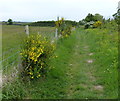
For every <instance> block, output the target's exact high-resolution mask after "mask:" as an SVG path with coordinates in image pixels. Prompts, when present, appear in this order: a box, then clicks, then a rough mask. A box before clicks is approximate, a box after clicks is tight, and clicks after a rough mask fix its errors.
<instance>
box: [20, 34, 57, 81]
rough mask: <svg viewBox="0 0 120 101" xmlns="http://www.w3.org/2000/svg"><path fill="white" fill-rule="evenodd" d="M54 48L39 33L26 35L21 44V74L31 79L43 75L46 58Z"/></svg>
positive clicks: (46, 65) (47, 58)
mask: <svg viewBox="0 0 120 101" xmlns="http://www.w3.org/2000/svg"><path fill="white" fill-rule="evenodd" d="M54 49H55V46H54V44H52V43H51V42H50V41H49V40H47V39H46V38H45V37H42V36H41V35H39V34H37V35H36V34H34V35H30V36H28V37H27V38H26V39H25V41H24V43H23V46H22V51H21V53H20V54H21V56H22V65H23V68H24V69H23V72H24V73H23V74H24V75H25V76H29V77H30V78H31V79H34V78H39V77H40V76H44V75H45V73H46V72H47V70H48V69H49V68H48V63H47V62H48V60H49V59H50V58H51V57H52V53H53V51H54Z"/></svg>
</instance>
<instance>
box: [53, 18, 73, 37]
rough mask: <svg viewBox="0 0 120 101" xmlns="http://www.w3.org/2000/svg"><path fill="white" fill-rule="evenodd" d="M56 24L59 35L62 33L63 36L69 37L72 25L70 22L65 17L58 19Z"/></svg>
mask: <svg viewBox="0 0 120 101" xmlns="http://www.w3.org/2000/svg"><path fill="white" fill-rule="evenodd" d="M55 24H56V28H57V29H58V35H61V37H68V36H69V35H70V34H71V29H72V26H71V25H70V24H67V23H66V22H65V21H64V18H62V19H61V20H58V21H56V22H55Z"/></svg>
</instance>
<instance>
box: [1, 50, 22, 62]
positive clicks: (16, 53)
mask: <svg viewBox="0 0 120 101" xmlns="http://www.w3.org/2000/svg"><path fill="white" fill-rule="evenodd" d="M19 52H20V51H17V52H16V53H14V54H13V55H11V56H9V57H7V58H5V59H4V60H2V61H0V63H2V62H4V61H6V60H8V59H9V58H11V57H13V56H15V55H16V54H18V53H19Z"/></svg>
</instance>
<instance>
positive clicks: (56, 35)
mask: <svg viewBox="0 0 120 101" xmlns="http://www.w3.org/2000/svg"><path fill="white" fill-rule="evenodd" d="M57 37H58V29H57V28H56V29H55V38H57Z"/></svg>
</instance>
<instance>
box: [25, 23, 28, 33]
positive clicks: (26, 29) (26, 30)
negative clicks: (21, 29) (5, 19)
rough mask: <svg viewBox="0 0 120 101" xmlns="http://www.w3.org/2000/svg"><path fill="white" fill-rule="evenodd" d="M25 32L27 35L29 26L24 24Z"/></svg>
mask: <svg viewBox="0 0 120 101" xmlns="http://www.w3.org/2000/svg"><path fill="white" fill-rule="evenodd" d="M25 32H26V34H27V35H29V26H28V25H26V26H25Z"/></svg>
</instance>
